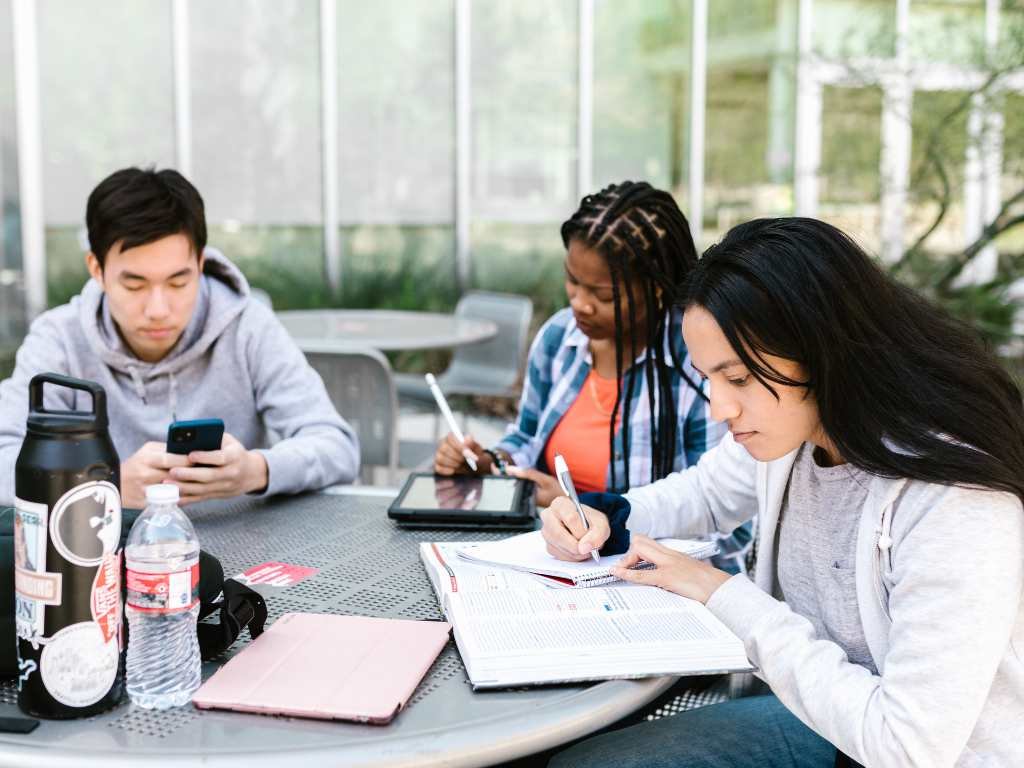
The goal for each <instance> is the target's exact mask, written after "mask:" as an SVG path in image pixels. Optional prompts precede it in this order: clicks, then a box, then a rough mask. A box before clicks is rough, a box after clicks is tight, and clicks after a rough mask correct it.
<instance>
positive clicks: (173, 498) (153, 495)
mask: <svg viewBox="0 0 1024 768" xmlns="http://www.w3.org/2000/svg"><path fill="white" fill-rule="evenodd" d="M179 498H180V496H179V494H178V486H176V485H174V484H173V483H160V484H159V485H147V486H146V501H148V502H149V503H150V504H174V503H177V501H178V499H179Z"/></svg>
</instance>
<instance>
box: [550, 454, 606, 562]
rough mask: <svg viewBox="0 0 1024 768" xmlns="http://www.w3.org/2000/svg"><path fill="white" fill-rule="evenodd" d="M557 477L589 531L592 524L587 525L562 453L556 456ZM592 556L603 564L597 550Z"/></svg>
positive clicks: (592, 551) (593, 551) (584, 527)
mask: <svg viewBox="0 0 1024 768" xmlns="http://www.w3.org/2000/svg"><path fill="white" fill-rule="evenodd" d="M555 477H557V478H558V484H559V485H560V486H562V490H563V491H565V495H566V496H568V497H569V499H570V500H571V501H572V503H573V504H575V505H576V512H577V514H579V516H580V522H581V523H583V529H584V530H587V531H589V530H590V524H589V523H587V516H586V515H584V514H583V507H581V506H580V497H579V496H577V495H576V486H575V485H573V484H572V475H570V474H569V465H568V464H566V463H565V459H563V458H562V454H560V453H556V454H555ZM590 556H591V557H592V558H594V562H595V563H600V562H601V556H600V555H598V554H597V550H596V549H592V550H590Z"/></svg>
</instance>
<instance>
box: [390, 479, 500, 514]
mask: <svg viewBox="0 0 1024 768" xmlns="http://www.w3.org/2000/svg"><path fill="white" fill-rule="evenodd" d="M516 482H517V481H516V479H515V478H514V477H431V476H429V475H428V476H422V475H421V476H418V477H413V478H412V480H411V482H410V483H409V487H408V489H407V490H406V492H405V494H404V495H403V496H402V499H401V502H400V503H399V505H398V506H399V507H400V508H402V509H464V510H475V511H477V512H503V513H508V512H511V511H512V507H513V504H515V497H516Z"/></svg>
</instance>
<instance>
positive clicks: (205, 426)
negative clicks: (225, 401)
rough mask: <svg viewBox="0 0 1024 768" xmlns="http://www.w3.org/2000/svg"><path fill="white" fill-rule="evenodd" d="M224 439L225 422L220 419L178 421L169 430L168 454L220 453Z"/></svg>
mask: <svg viewBox="0 0 1024 768" xmlns="http://www.w3.org/2000/svg"><path fill="white" fill-rule="evenodd" d="M223 439H224V422H223V421H221V420H220V419H193V420H191V421H176V422H174V423H173V424H171V426H169V427H168V428H167V452H168V453H179V454H182V455H187V454H189V453H192V451H219V450H220V444H221V441H222V440H223Z"/></svg>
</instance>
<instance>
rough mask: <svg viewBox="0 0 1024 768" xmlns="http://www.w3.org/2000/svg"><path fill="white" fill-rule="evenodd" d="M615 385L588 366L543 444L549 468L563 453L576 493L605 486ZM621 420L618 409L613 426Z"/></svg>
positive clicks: (552, 467) (601, 488) (550, 468)
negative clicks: (574, 397)
mask: <svg viewBox="0 0 1024 768" xmlns="http://www.w3.org/2000/svg"><path fill="white" fill-rule="evenodd" d="M616 388H617V387H616V381H615V379H602V378H601V377H600V376H598V375H597V372H596V371H594V370H593V369H591V371H590V373H589V374H588V375H587V378H586V381H584V382H583V388H582V389H580V393H579V394H578V395H577V396H576V400H575V402H573V404H572V405H570V406H569V410H567V411H566V412H565V415H564V416H562V419H561V421H559V422H558V424H557V426H555V429H554V431H553V432H552V433H551V437H549V438H548V444H547V445H546V446H545V448H544V460H545V461H546V462H547V465H548V470H549V471H551V472H554V469H555V454H556V453H560V454H562V457H563V458H564V459H565V463H566V464H568V465H569V472H570V473H571V474H572V482H573V485H575V486H576V490H577V491H578V492H579V493H584V492H585V491H604V490H605V488H606V485H607V478H608V462H609V461H610V460H611V449H610V447H609V445H608V425H609V424H610V423H611V420H612V411H613V410H614V409H615V390H616ZM621 423H622V414H621V413H619V417H618V419H617V420H616V425H615V426H616V429H617V428H618V425H619V424H621Z"/></svg>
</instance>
